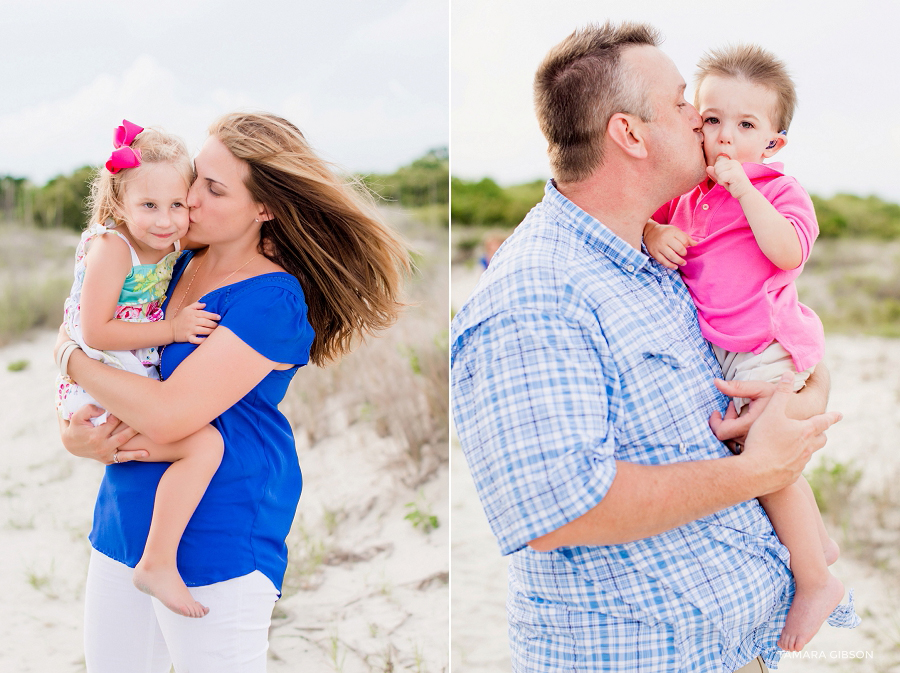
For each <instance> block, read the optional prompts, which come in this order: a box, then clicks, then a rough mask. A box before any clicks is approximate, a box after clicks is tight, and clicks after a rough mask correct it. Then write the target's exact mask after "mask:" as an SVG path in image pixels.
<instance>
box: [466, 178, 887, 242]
mask: <svg viewBox="0 0 900 673" xmlns="http://www.w3.org/2000/svg"><path fill="white" fill-rule="evenodd" d="M545 182H546V181H544V180H535V181H533V182H527V183H524V184H521V185H513V186H511V187H501V186H500V185H498V184H497V183H496V182H494V181H493V180H492V179H491V178H484V179H482V180H478V181H468V180H462V179H460V178H457V177H454V178H452V179H451V181H450V197H451V200H450V218H451V221H452V222H453V223H455V224H467V225H476V226H485V227H504V228H509V229H512V228H513V227H515V226H516V225H517V224H519V222H521V221H522V219H524V217H525V216H526V215H527V214H528V211H529V210H531V209H532V208H533V207H534V206H535V204H537V203H538V201H540V200H541V199H542V198H543V196H544V184H545ZM811 198H812V201H813V205H814V206H815V209H816V216H817V218H818V220H819V232H820V233H819V235H820V236H821V237H823V238H838V237H844V236H846V237H858V238H862V237H865V238H879V239H894V238H900V205H898V204H896V203H891V202H889V201H885V200H883V199H881V198H879V197H877V196H865V197H863V196H856V195H854V194H836V195H835V196H832V197H831V198H827V199H826V198H822V197H820V196H816V195H814V194H813V195H811Z"/></svg>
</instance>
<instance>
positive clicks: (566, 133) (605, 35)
mask: <svg viewBox="0 0 900 673" xmlns="http://www.w3.org/2000/svg"><path fill="white" fill-rule="evenodd" d="M661 41H662V39H661V37H660V34H659V31H657V30H656V29H655V28H653V27H652V26H649V25H647V24H642V23H632V22H625V23H621V24H618V25H616V24H614V23H612V22H609V21H607V22H606V23H605V24H603V25H602V26H600V25H597V24H589V25H587V26H585V27H584V28H580V29H578V30H576V31H575V32H574V33H572V34H571V35H569V37H567V38H566V39H565V40H563V41H562V42H560V43H559V44H558V45H556V46H555V47H554V48H553V49H551V50H550V52H549V53H548V54H547V56H546V57H545V58H544V61H543V62H542V63H541V65H540V67H539V68H538V70H537V73H536V74H535V77H534V104H535V108H536V111H537V117H538V122H539V123H540V126H541V131H542V132H543V133H544V137H545V138H546V139H547V142H548V144H549V146H548V150H547V151H548V153H549V155H550V166H551V168H552V170H553V176H554V177H555V178H556V179H557V180H558V181H560V182H578V181H580V180H583V179H585V178H587V177H588V176H589V175H590V174H591V173H592V172H593V171H594V170H596V169H597V168H598V167H599V166H600V165H601V164H602V163H603V156H604V139H605V136H606V127H607V126H608V125H609V120H610V118H611V117H612V116H613V115H614V114H616V113H618V112H625V113H628V114H633V115H636V116H638V117H640V118H641V119H642V120H643V121H652V119H653V112H654V110H653V105H652V102H651V100H650V98H649V95H648V94H649V92H648V91H647V87H646V85H645V84H644V83H643V82H642V81H641V79H640V78H639V77H638V76H637V74H636V73H634V72H631V69H630V68H628V67H627V66H626V65H624V64H623V63H622V61H621V58H620V56H621V54H622V51H623V50H624V49H625V48H627V47H631V46H638V45H648V46H652V47H657V46H659V44H660V42H661Z"/></svg>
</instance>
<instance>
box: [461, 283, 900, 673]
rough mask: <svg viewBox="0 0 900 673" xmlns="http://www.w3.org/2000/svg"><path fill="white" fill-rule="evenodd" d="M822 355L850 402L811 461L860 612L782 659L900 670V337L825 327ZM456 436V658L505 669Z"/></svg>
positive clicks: (816, 672)
mask: <svg viewBox="0 0 900 673" xmlns="http://www.w3.org/2000/svg"><path fill="white" fill-rule="evenodd" d="M479 275H480V270H479V269H478V268H476V267H462V266H460V267H454V270H453V279H454V282H453V290H452V293H451V304H452V306H453V307H454V308H455V309H458V308H459V306H460V305H461V303H462V301H464V299H465V297H466V296H468V294H469V293H470V292H471V290H472V289H473V288H474V286H475V283H477V280H478V277H479ZM825 362H826V364H827V366H828V368H829V370H830V371H831V376H832V392H831V399H830V403H829V408H830V409H834V410H839V411H841V412H843V414H844V420H843V421H842V422H841V423H838V424H837V425H835V426H834V427H833V428H832V429H831V430H830V432H829V440H828V444H827V446H826V447H825V448H824V449H822V450H821V451H819V452H818V453H817V454H816V456H814V458H813V460H812V461H811V463H810V465H809V467H808V468H807V471H806V472H807V475H808V476H809V478H810V479H811V481H814V482H815V483H818V484H821V485H822V489H823V492H824V493H825V494H826V497H827V499H828V500H827V501H828V508H827V511H826V513H825V519H826V524H827V525H828V528H829V532H830V533H831V535H832V537H834V538H835V539H837V540H838V542H839V543H840V544H841V546H842V547H843V553H842V556H841V558H840V559H839V560H838V561H837V563H836V564H835V565H834V566H832V572H833V574H834V575H835V576H837V577H838V578H839V579H841V580H842V581H843V583H844V586H845V587H846V588H848V589H849V588H852V589H854V593H855V600H856V607H857V612H858V613H859V614H860V616H861V617H862V618H863V622H862V624H861V625H860V626H859V627H858V628H856V629H853V630H846V629H835V628H832V627H829V626H827V625H826V626H823V627H822V629H821V630H820V631H819V633H818V635H816V637H815V638H814V639H813V640H812V641H811V642H810V643H809V644H808V645H807V646H806V648H805V649H804V651H803V652H801V653H791V654H788V655H786V656H785V657H783V658H782V660H781V664H780V665H779V667H778V670H779V671H787V672H788V673H825V672H835V671H841V672H844V671H848V672H849V671H853V672H858V673H863V672H865V673H870V672H871V673H876V672H877V673H887V672H888V671H896V670H900V622H898V620H897V617H896V607H895V606H896V604H897V601H898V599H900V571H898V559H897V557H898V554H897V551H898V550H900V521H898V515H900V507H898V505H900V489H897V488H896V484H897V481H898V476H900V455H898V453H897V451H896V450H895V447H894V445H893V441H892V440H891V438H892V437H897V436H900V414H898V413H897V411H896V406H897V403H898V401H900V383H898V380H897V377H896V371H897V370H898V367H900V340H894V339H884V338H877V337H849V336H841V335H829V336H828V337H827V344H826V359H825ZM451 446H452V448H451V480H452V483H453V490H452V493H451V514H452V517H453V524H452V525H453V529H452V532H451V539H452V544H451V565H452V568H453V588H452V598H451V619H452V625H453V632H452V635H451V670H454V671H463V670H464V671H466V672H467V673H493V672H496V671H505V670H509V665H510V664H509V651H508V645H507V634H506V611H505V600H506V569H507V562H506V560H505V559H504V558H502V557H501V556H500V553H499V551H498V547H497V544H496V542H495V540H494V537H493V535H492V534H491V532H490V529H489V528H488V525H487V521H486V519H485V517H484V513H483V512H482V510H481V507H480V505H479V502H478V498H477V495H476V492H475V487H474V485H473V483H472V479H471V477H470V475H469V472H468V468H467V466H466V464H465V458H464V456H463V454H462V451H461V450H460V448H459V445H458V443H457V441H456V439H455V438H454V440H453V442H452V445H451ZM857 471H858V475H856V473H857ZM854 475H855V477H854ZM854 481H855V484H854Z"/></svg>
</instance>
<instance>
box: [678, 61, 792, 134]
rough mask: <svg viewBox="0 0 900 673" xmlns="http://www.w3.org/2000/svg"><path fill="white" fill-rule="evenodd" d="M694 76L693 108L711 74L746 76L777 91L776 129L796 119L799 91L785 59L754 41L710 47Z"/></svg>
mask: <svg viewBox="0 0 900 673" xmlns="http://www.w3.org/2000/svg"><path fill="white" fill-rule="evenodd" d="M697 68H698V70H697V74H696V75H695V76H694V82H695V85H696V86H695V88H694V107H696V108H697V109H698V110H699V109H700V100H699V96H700V85H701V84H702V83H703V80H704V79H706V78H707V77H709V76H710V75H717V76H719V77H734V78H737V79H745V80H747V81H749V82H752V83H753V84H759V85H760V86H764V87H765V88H767V89H769V90H770V91H774V92H775V97H776V102H775V109H774V110H773V114H772V124H774V125H775V130H777V131H787V130H788V128H789V127H790V125H791V119H793V118H794V108H795V107H796V106H797V92H796V90H795V89H794V81H793V80H792V79H791V76H790V75H789V74H788V71H787V66H785V64H784V61H782V60H781V59H779V58H778V57H777V56H775V54H773V53H772V52H770V51H766V50H765V49H763V48H762V47H759V46H757V45H755V44H739V45H734V46H727V47H724V48H722V49H711V50H710V51H709V52H708V53H706V54H704V55H703V57H702V58H701V59H700V62H699V63H698V64H697Z"/></svg>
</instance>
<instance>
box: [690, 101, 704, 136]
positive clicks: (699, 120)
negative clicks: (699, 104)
mask: <svg viewBox="0 0 900 673" xmlns="http://www.w3.org/2000/svg"><path fill="white" fill-rule="evenodd" d="M688 105H690V107H691V112H692V113H693V114H692V115H691V126H692V128H693V129H694V130H695V131H702V130H703V117H701V116H700V113H699V112H697V108H695V107H694V106H693V105H691V104H690V103H688Z"/></svg>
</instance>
